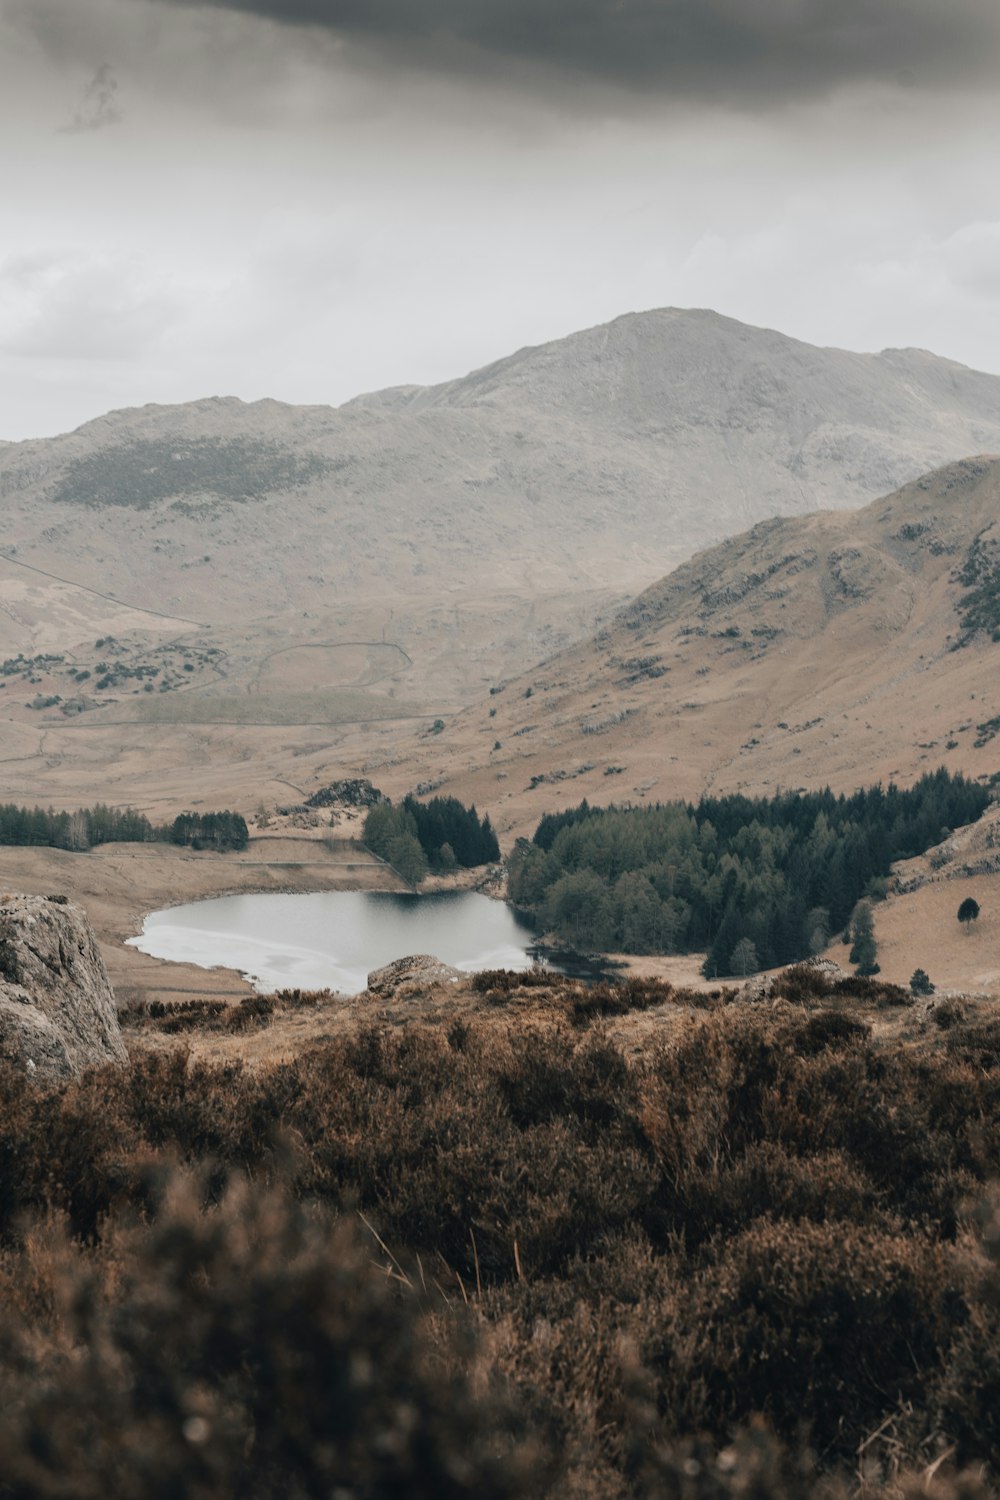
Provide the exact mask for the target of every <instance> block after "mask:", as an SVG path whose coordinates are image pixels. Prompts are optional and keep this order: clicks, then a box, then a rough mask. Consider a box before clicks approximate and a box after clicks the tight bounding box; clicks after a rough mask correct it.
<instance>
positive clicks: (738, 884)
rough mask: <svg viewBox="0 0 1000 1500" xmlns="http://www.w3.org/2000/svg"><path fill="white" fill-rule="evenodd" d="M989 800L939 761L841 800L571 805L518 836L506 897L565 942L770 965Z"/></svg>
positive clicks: (712, 966) (722, 967)
mask: <svg viewBox="0 0 1000 1500" xmlns="http://www.w3.org/2000/svg"><path fill="white" fill-rule="evenodd" d="M990 796H991V794H990V792H989V791H988V790H987V789H986V788H984V787H982V786H979V785H977V784H976V783H974V782H972V781H969V780H968V779H966V778H965V777H963V776H960V775H955V776H953V775H950V774H949V773H948V772H947V771H946V770H944V769H942V770H938V771H935V772H932V773H929V774H928V775H926V776H923V777H921V779H920V780H919V781H918V782H917V783H916V784H915V785H914V786H912V787H910V788H908V789H906V790H902V789H900V788H899V787H897V786H895V785H893V784H890V785H889V786H888V787H886V788H883V787H881V786H873V787H869V788H867V789H866V790H863V791H859V792H855V793H854V794H853V795H852V796H849V797H847V796H844V795H840V796H835V795H834V794H833V792H831V791H830V790H829V789H827V790H824V791H821V792H808V793H806V792H802V793H798V792H784V793H779V794H778V795H777V796H774V797H770V798H763V797H761V798H749V797H744V796H726V797H702V798H701V800H700V801H699V802H698V803H696V804H695V803H681V802H675V803H664V804H658V805H656V806H652V807H619V808H616V807H609V808H596V807H590V806H588V804H587V803H586V802H583V803H581V804H580V806H579V807H576V808H572V809H570V810H568V811H567V812H563V813H557V814H549V815H546V816H545V817H543V818H542V820H541V822H540V823H539V825H538V827H537V829H536V830H535V834H534V838H533V840H532V841H531V842H530V843H528V842H527V841H521V842H519V844H518V845H517V846H516V848H515V849H514V851H513V854H512V856H511V860H510V874H509V892H510V899H511V900H512V901H513V902H514V904H515V905H517V906H519V907H521V908H523V909H525V910H526V911H529V912H531V913H532V914H533V915H534V918H535V921H536V923H537V924H538V925H539V926H540V927H541V928H543V929H544V930H546V931H551V932H554V933H556V934H557V935H558V936H559V938H560V939H562V940H563V941H565V942H567V943H570V944H572V945H573V946H574V947H577V948H582V949H589V950H615V951H622V952H628V953H690V952H699V951H705V952H706V953H707V955H708V956H707V959H706V963H705V974H706V976H707V977H709V978H713V977H716V976H718V975H725V974H734V973H741V972H748V971H751V970H753V969H756V968H758V967H759V968H771V967H773V966H775V965H777V964H785V963H791V962H794V961H795V960H796V959H800V958H804V957H807V956H808V955H809V954H811V953H816V952H818V951H819V950H820V949H822V948H823V947H825V946H826V943H827V942H828V940H829V938H830V936H831V935H832V934H834V933H837V932H840V931H842V930H843V929H844V928H845V926H846V925H847V923H848V922H849V920H850V917H851V913H852V911H853V909H854V907H855V904H856V903H857V902H858V901H859V900H860V899H861V898H862V897H866V896H867V897H875V898H877V897H878V896H879V895H880V894H883V893H884V881H885V879H886V877H887V876H888V874H889V869H890V866H891V865H892V863H893V862H894V861H895V860H898V859H906V858H909V857H911V856H913V855H916V854H921V853H923V852H924V850H926V849H928V848H930V847H932V846H933V845H934V844H937V843H939V842H940V841H941V840H942V839H944V838H946V837H947V836H948V834H949V833H950V832H951V830H952V829H954V828H957V827H960V826H961V825H962V824H965V823H971V822H973V821H975V819H976V818H978V817H979V816H980V815H981V814H982V813H983V811H984V810H985V808H986V807H987V806H988V804H989V802H990ZM741 945H742V946H741Z"/></svg>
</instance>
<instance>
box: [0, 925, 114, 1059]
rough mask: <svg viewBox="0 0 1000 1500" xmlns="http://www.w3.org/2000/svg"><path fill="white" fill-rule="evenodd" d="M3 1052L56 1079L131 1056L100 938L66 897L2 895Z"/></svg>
mask: <svg viewBox="0 0 1000 1500" xmlns="http://www.w3.org/2000/svg"><path fill="white" fill-rule="evenodd" d="M0 1056H3V1057H5V1058H7V1059H8V1060H9V1061H12V1062H14V1063H15V1064H17V1065H19V1066H22V1067H24V1068H26V1069H27V1070H28V1071H29V1072H30V1073H33V1074H38V1075H40V1076H43V1077H52V1078H59V1077H68V1076H70V1075H72V1074H75V1073H80V1072H82V1071H83V1069H84V1068H86V1067H90V1066H93V1065H95V1064H98V1063H106V1062H115V1063H124V1062H125V1061H127V1053H126V1051H125V1045H124V1043H123V1041H122V1036H121V1031H120V1029H119V1025H118V1014H117V1010H116V1007H115V997H114V993H113V991H112V989H111V985H110V984H109V982H108V976H107V972H106V971H105V968H104V962H103V960H102V958H101V955H100V952H99V950H98V947H97V941H96V939H95V937H94V934H93V932H92V930H91V927H90V924H89V922H88V921H87V918H86V916H85V915H84V913H83V911H82V909H81V908H80V907H79V906H76V905H74V904H73V903H72V902H70V901H68V900H67V899H66V897H65V896H18V895H3V896H0Z"/></svg>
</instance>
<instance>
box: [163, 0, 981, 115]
mask: <svg viewBox="0 0 1000 1500" xmlns="http://www.w3.org/2000/svg"><path fill="white" fill-rule="evenodd" d="M162 3H164V4H174V3H178V0H162ZM183 3H185V4H188V3H189V0H183ZM206 4H207V5H212V6H216V7H221V8H225V9H229V10H240V11H245V12H249V13H252V14H256V15H259V16H264V17H267V18H269V19H270V20H272V21H277V22H285V23H289V24H293V25H309V26H315V27H321V28H326V29H327V30H329V31H330V32H332V33H333V34H335V35H337V36H339V37H341V38H343V39H345V40H348V41H352V42H354V43H357V44H360V45H361V46H363V47H364V48H365V49H367V50H369V51H370V52H372V53H373V54H375V55H376V56H377V57H379V58H381V59H382V60H384V61H387V62H390V63H392V64H393V65H395V66H399V67H405V66H407V65H411V66H412V65H417V66H421V67H431V68H434V69H436V70H438V71H441V72H445V73H451V74H457V75H460V76H461V75H470V74H474V73H476V72H482V71H483V70H487V71H492V72H494V73H496V74H501V75H506V76H507V81H510V75H511V72H512V70H513V71H514V72H515V73H517V74H518V75H519V78H520V80H521V81H523V82H529V83H530V82H534V83H535V84H536V85H537V86H539V87H542V86H544V85H545V84H546V82H548V83H549V84H552V83H553V82H555V81H558V80H560V79H561V80H562V81H571V80H575V81H577V82H586V81H588V80H589V81H591V82H598V83H604V84H610V85H613V86H617V87H622V88H625V89H629V90H632V91H639V92H641V93H643V94H650V93H664V92H665V93H667V94H668V95H669V96H671V97H677V98H680V99H684V98H691V97H704V98H707V99H719V98H725V97H728V98H731V99H734V100H737V99H740V98H744V99H752V98H754V97H756V98H758V99H762V98H765V97H766V98H768V99H771V100H774V101H776V102H780V100H781V99H783V98H787V99H796V98H802V97H808V96H810V95H815V94H821V93H825V92H827V91H829V90H830V89H832V88H834V87H837V86H838V85H842V84H849V83H858V82H868V81H871V80H891V81H893V82H894V83H896V84H899V85H903V86H906V85H913V84H916V85H922V86H927V87H932V88H934V87H942V86H943V87H948V86H952V85H956V84H960V83H964V84H967V83H968V82H969V81H970V79H971V78H973V77H983V76H991V75H992V74H994V73H995V71H996V69H997V66H998V62H1000V9H998V7H997V5H996V0H949V3H948V4H947V5H943V4H942V3H941V0H906V4H900V0H544V4H539V3H538V0H202V5H203V6H204V5H206Z"/></svg>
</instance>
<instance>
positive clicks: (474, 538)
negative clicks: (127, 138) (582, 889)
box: [0, 309, 1000, 810]
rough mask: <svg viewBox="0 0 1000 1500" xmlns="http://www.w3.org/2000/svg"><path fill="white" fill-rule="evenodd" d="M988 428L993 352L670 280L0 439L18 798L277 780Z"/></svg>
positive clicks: (176, 793) (994, 395) (0, 572)
mask: <svg viewBox="0 0 1000 1500" xmlns="http://www.w3.org/2000/svg"><path fill="white" fill-rule="evenodd" d="M987 448H996V449H1000V378H998V377H995V376H989V375H982V374H977V373H976V372H974V371H971V370H967V369H965V368H963V367H962V366H959V365H956V364H953V363H951V362H949V361H947V360H942V359H939V358H937V357H935V356H934V355H931V354H927V353H924V352H922V351H919V350H901V351H900V350H896V351H886V352H885V353H883V354H879V355H861V354H851V353H846V352H843V351H838V350H829V349H815V348H812V347H811V346H809V345H806V344H802V343H800V342H797V341H796V340H794V339H789V338H786V337H784V336H783V335H781V334H778V333H774V332H770V331H767V330H761V329H755V328H749V327H746V326H744V325H742V324H740V323H736V322H734V321H732V320H731V319H727V318H723V317H719V316H718V315H716V314H714V313H710V312H684V311H678V310H670V309H668V310H663V311H658V312H651V313H643V314H634V315H629V316H626V317H623V318H619V319H617V320H616V321H615V322H613V323H611V324H608V325H607V326H605V327H601V328H596V329H591V330H588V331H586V332H582V333H579V334H575V335H573V336H572V337H570V338H567V339H562V340H559V341H556V342H555V343H551V344H547V345H544V346H542V347H540V348H536V349H526V350H522V351H520V352H519V353H517V354H514V355H512V356H511V357H510V358H508V359H504V360H501V361H499V362H498V363H496V364H494V365H491V366H488V367H487V368H485V369H483V370H479V371H476V372H474V373H473V374H471V375H468V376H466V377H464V378H463V379H461V380H456V381H453V382H450V383H447V384H445V385H442V386H438V387H434V388H431V389H422V388H416V387H402V388H399V389H396V390H390V391H384V392H379V393H374V394H372V395H368V396H363V397H359V398H358V399H356V400H355V401H352V402H348V403H347V404H346V405H344V406H342V407H340V408H338V409H333V408H326V407H308V408H304V407H303V408H298V407H290V406H283V405H281V404H280V403H278V402H274V401H262V402H257V403H254V404H252V405H245V404H243V403H242V402H239V401H236V400H233V399H210V400H204V401H198V402H193V403H191V404H189V405H186V406H180V407H155V406H147V407H142V408H138V409H134V410H129V411H121V412H113V413H110V414H109V415H108V416H106V417H103V418H101V419H99V420H98V421H95V422H90V423H88V424H86V425H85V426H84V427H81V428H80V429H78V430H77V431H76V432H73V433H69V434H66V435H64V436H62V437H58V438H52V439H50V440H46V441H33V442H27V443H15V444H9V445H7V446H5V447H4V448H2V449H0V494H2V495H3V498H4V506H5V514H4V519H5V534H4V542H3V545H2V547H0V582H2V587H3V591H4V600H5V609H4V611H3V612H0V681H3V682H4V683H5V684H6V690H5V691H4V693H3V694H2V700H3V705H4V706H3V707H2V708H0V756H2V758H3V762H4V767H5V773H6V774H7V780H8V787H9V795H11V796H13V797H17V798H21V799H24V800H27V799H34V798H37V797H41V798H44V799H45V800H52V801H54V802H56V803H63V804H66V803H75V802H79V801H83V802H87V801H90V800H93V796H94V794H95V792H100V793H101V794H102V795H103V794H104V793H105V792H107V793H108V794H109V795H112V796H113V797H114V799H115V800H119V801H121V800H135V801H141V802H142V803H143V804H144V805H145V806H147V807H149V808H150V809H151V810H155V809H157V808H160V807H162V808H168V807H170V806H175V805H176V803H177V801H178V800H180V801H182V802H187V801H188V800H189V799H190V798H191V795H192V792H191V786H192V782H193V781H194V780H197V784H198V787H199V790H200V791H201V792H202V793H203V795H204V796H205V797H206V799H208V800H214V801H216V802H218V801H219V799H223V800H228V801H233V800H239V801H240V802H241V803H242V805H244V806H253V805H255V804H256V802H257V800H259V798H261V797H265V798H266V799H267V800H269V801H272V802H273V801H276V800H278V799H279V798H282V797H287V796H288V790H289V786H290V787H291V789H292V790H293V791H295V790H298V789H299V787H300V786H302V785H309V784H310V783H311V782H314V780H315V778H317V777H321V776H323V775H326V774H328V773H330V774H336V773H337V772H338V771H339V770H342V769H344V768H346V767H349V766H352V765H354V764H356V763H357V762H358V760H359V759H363V758H365V757H371V756H375V757H376V758H378V757H382V758H384V757H385V756H387V755H391V754H392V753H393V747H394V746H395V745H396V744H397V742H398V741H399V740H400V739H401V738H405V737H406V736H407V735H409V734H411V733H412V729H413V726H414V725H415V724H420V723H422V724H424V725H425V726H426V727H427V728H430V727H432V726H433V724H434V722H435V720H437V719H439V718H443V717H447V716H449V715H451V714H453V713H455V712H456V711H458V710H460V709H462V708H463V707H465V706H466V705H468V704H470V703H473V702H475V701H476V700H477V699H478V698H479V697H480V696H482V695H484V694H485V693H486V691H487V690H488V688H489V687H490V686H492V685H494V684H495V683H496V682H497V681H498V680H499V679H501V678H503V677H509V676H511V675H514V674H516V673H517V672H519V671H521V670H524V669H526V668H528V667H529V666H530V665H531V664H532V663H533V662H535V661H538V660H540V659H543V658H547V657H550V656H552V655H553V653H557V652H558V651H559V650H560V649H561V648H564V647H566V646H568V645H569V644H570V643H571V642H572V641H574V640H579V639H580V638H581V637H584V636H587V635H589V634H590V633H591V632H592V631H593V629H594V626H595V623H596V624H600V623H602V622H604V621H609V620H610V619H611V616H612V613H613V611H614V609H615V608H616V607H617V606H618V605H619V604H620V603H621V602H622V600H623V599H625V598H627V597H629V596H632V595H634V594H635V592H636V590H637V589H638V588H641V587H644V586H646V585H648V584H653V582H654V580H655V579H656V578H658V577H661V576H662V575H663V574H664V573H665V572H667V571H668V569H670V568H671V567H674V566H675V565H676V564H677V563H679V562H681V561H682V560H683V559H685V558H687V557H689V556H690V555H691V554H692V553H693V552H694V551H696V549H697V548H699V547H704V546H705V545H707V544H709V543H712V542H716V541H718V540H719V539H720V538H722V537H725V536H728V535H731V534H732V533H733V532H735V531H739V530H742V529H744V528H745V527H747V526H748V525H752V524H753V523H754V522H757V521H760V520H762V519H763V518H766V517H773V516H775V515H786V516H787V515H791V514H796V513H802V512H805V511H812V510H815V508H816V506H817V505H827V506H831V507H834V508H841V507H844V506H852V505H857V504H859V503H863V502H864V501H866V500H869V499H870V498H871V497H872V496H874V495H877V494H879V493H883V492H884V491H885V490H887V489H889V488H891V487H892V486H893V485H894V484H898V483H901V482H903V481H904V480H908V479H913V478H914V477H916V476H917V475H919V474H920V473H922V472H924V471H926V470H927V469H928V468H931V467H933V466H934V465H936V464H939V463H941V462H943V461H946V460H950V459H955V458H958V457H960V456H962V455H963V454H966V453H969V452H975V451H980V450H983V449H987ZM633 654H635V653H631V652H630V653H628V655H633ZM435 748H437V747H436V746H435ZM435 774H436V773H435Z"/></svg>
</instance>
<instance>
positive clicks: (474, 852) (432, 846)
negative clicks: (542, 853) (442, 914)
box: [364, 796, 500, 885]
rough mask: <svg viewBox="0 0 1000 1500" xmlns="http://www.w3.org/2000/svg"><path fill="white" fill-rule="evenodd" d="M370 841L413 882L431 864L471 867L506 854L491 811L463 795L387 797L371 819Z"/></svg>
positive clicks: (367, 839)
mask: <svg viewBox="0 0 1000 1500" xmlns="http://www.w3.org/2000/svg"><path fill="white" fill-rule="evenodd" d="M364 841H365V843H366V844H367V845H368V848H369V849H371V851H372V853H373V854H377V855H378V856H379V858H380V859H384V860H387V861H388V863H389V864H391V865H392V866H393V867H394V868H395V869H396V870H398V872H399V873H400V875H402V876H403V878H404V880H408V881H409V882H410V884H411V885H418V884H419V883H420V881H421V880H423V878H424V876H425V875H426V874H427V871H428V870H429V869H430V870H437V871H446V870H454V869H457V868H459V867H461V868H462V869H465V870H471V869H475V868H476V866H478V865H486V864H489V863H491V861H493V860H497V859H499V858H500V845H499V844H498V843H497V836H496V834H495V833H494V831H493V828H492V826H491V824H490V820H489V815H488V814H487V816H485V817H484V818H480V817H479V814H478V813H477V812H476V809H475V807H466V806H465V805H464V804H463V803H461V802H459V800H458V798H457V797H434V798H432V799H431V801H430V802H418V801H417V799H416V798H415V797H413V796H407V797H405V798H404V799H403V802H402V803H401V804H400V805H399V806H398V807H396V806H394V805H393V803H391V802H388V801H387V802H381V803H379V804H378V806H376V807H373V808H372V809H371V811H370V812H369V814H368V816H367V818H366V819H365V826H364Z"/></svg>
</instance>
